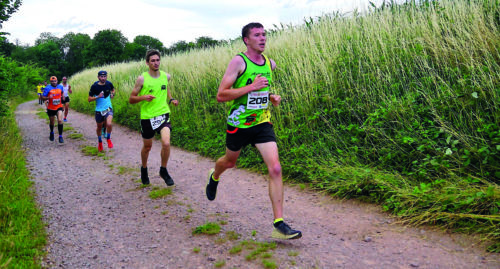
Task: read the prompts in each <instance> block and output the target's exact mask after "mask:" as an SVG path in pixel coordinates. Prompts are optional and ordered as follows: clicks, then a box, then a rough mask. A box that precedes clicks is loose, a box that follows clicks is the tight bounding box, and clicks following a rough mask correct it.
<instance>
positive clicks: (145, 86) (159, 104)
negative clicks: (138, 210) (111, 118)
mask: <svg viewBox="0 0 500 269" xmlns="http://www.w3.org/2000/svg"><path fill="white" fill-rule="evenodd" d="M146 65H147V66H148V67H149V70H148V72H144V73H143V74H142V75H140V76H139V77H138V78H137V81H136V82H135V86H134V89H133V90H132V92H131V93H130V98H129V102H130V103H131V104H135V103H139V102H140V103H141V134H142V141H143V146H142V150H141V161H142V166H141V181H142V184H144V185H147V184H149V183H150V182H149V175H148V157H149V152H150V151H151V147H152V146H153V137H154V135H155V133H158V134H160V135H161V142H162V148H161V166H160V177H161V178H162V179H163V180H164V181H165V183H166V184H167V186H172V185H174V180H173V179H172V177H171V176H170V175H169V173H168V171H167V162H168V158H169V157H170V131H171V129H172V126H171V125H170V107H169V104H170V103H172V104H173V105H175V106H177V105H178V104H179V102H178V101H177V100H175V99H174V98H172V94H171V92H170V89H169V87H168V81H169V80H170V74H167V73H165V72H163V71H160V52H158V51H157V50H149V51H148V52H147V53H146Z"/></svg>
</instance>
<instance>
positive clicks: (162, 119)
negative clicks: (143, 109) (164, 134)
mask: <svg viewBox="0 0 500 269" xmlns="http://www.w3.org/2000/svg"><path fill="white" fill-rule="evenodd" d="M166 119H167V118H166V117H165V115H160V116H157V117H154V118H152V119H150V122H151V127H152V128H153V130H156V129H158V127H160V126H161V125H162V124H163V123H164V122H165V120H166Z"/></svg>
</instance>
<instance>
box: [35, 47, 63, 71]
mask: <svg viewBox="0 0 500 269" xmlns="http://www.w3.org/2000/svg"><path fill="white" fill-rule="evenodd" d="M34 54H35V56H36V62H37V63H38V65H39V66H41V67H44V68H46V69H48V70H49V74H50V75H51V76H57V77H58V78H59V79H61V78H60V77H61V75H62V70H61V69H62V68H61V67H62V66H63V58H62V53H61V50H60V48H59V44H57V43H56V42H54V41H47V42H44V43H41V44H39V45H38V46H35V47H34Z"/></svg>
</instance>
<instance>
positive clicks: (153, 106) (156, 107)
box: [138, 71, 170, 121]
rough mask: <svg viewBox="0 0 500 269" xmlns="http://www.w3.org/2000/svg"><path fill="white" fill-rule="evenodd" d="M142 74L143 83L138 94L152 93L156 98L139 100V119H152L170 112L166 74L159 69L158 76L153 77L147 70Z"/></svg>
mask: <svg viewBox="0 0 500 269" xmlns="http://www.w3.org/2000/svg"><path fill="white" fill-rule="evenodd" d="M142 76H143V77H144V84H143V85H142V89H141V91H140V92H139V94H138V96H143V95H153V96H155V97H156V98H154V99H153V100H152V101H151V102H148V101H142V102H141V120H147V119H152V118H154V117H156V116H160V115H163V114H166V113H170V107H169V106H168V101H167V98H168V93H167V85H168V78H167V74H166V73H165V72H163V71H160V76H159V77H158V78H153V77H151V75H149V73H148V72H144V73H143V74H142ZM169 121H170V118H169Z"/></svg>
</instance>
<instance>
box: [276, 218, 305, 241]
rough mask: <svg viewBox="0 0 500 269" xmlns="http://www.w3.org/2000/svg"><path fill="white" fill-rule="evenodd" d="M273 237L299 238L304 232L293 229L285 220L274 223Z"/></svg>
mask: <svg viewBox="0 0 500 269" xmlns="http://www.w3.org/2000/svg"><path fill="white" fill-rule="evenodd" d="M271 237H272V238H276V239H299V238H301V237H302V232H301V231H296V230H293V229H292V228H290V226H288V224H286V223H285V222H284V221H279V222H277V223H275V224H274V229H273V232H272V233H271Z"/></svg>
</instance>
